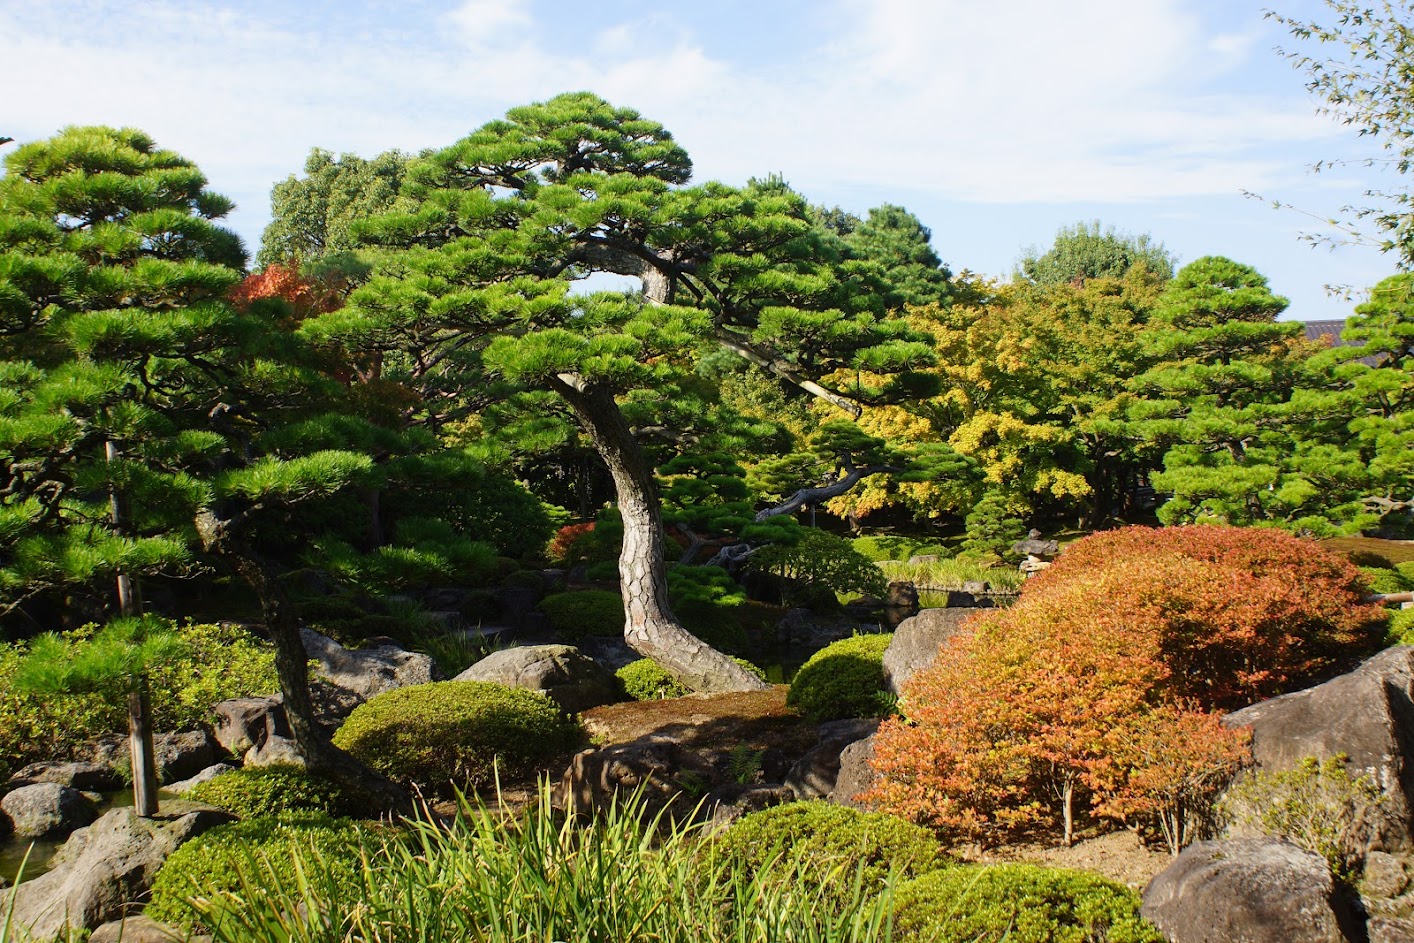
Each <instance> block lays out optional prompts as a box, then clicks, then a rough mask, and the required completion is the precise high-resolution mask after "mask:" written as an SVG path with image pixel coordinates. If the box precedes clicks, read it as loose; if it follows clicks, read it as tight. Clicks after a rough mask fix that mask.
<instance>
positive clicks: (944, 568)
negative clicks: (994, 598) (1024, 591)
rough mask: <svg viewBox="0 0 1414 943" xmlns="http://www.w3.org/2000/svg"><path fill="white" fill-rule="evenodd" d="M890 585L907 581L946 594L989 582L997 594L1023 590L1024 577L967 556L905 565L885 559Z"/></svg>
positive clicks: (1013, 570) (882, 568)
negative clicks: (965, 584)
mask: <svg viewBox="0 0 1414 943" xmlns="http://www.w3.org/2000/svg"><path fill="white" fill-rule="evenodd" d="M878 566H879V569H881V570H883V571H884V577H885V578H886V579H888V580H889V581H890V582H893V581H895V580H906V581H908V582H910V583H912V584H913V585H915V586H917V587H918V588H919V590H925V589H926V590H930V591H932V592H937V593H941V592H946V591H947V590H960V589H962V586H963V584H964V583H973V582H986V583H989V584H991V587H992V589H993V590H994V591H996V592H1003V593H1013V592H1017V591H1019V590H1020V589H1021V583H1022V574H1021V571H1020V570H1017V569H1016V568H1015V567H1002V566H985V565H983V564H981V563H978V562H977V561H975V560H969V559H967V558H965V557H948V558H942V559H938V560H922V561H920V562H918V563H906V562H900V561H898V560H885V561H883V562H881V563H879V564H878Z"/></svg>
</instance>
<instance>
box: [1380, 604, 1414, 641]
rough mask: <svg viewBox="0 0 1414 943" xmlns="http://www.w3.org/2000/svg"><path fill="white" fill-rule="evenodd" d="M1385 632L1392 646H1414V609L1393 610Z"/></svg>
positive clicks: (1386, 638)
mask: <svg viewBox="0 0 1414 943" xmlns="http://www.w3.org/2000/svg"><path fill="white" fill-rule="evenodd" d="M1385 632H1386V634H1385V640H1386V641H1387V642H1388V643H1389V644H1391V645H1414V609H1394V610H1391V611H1390V614H1389V623H1388V627H1387V629H1386V630H1385Z"/></svg>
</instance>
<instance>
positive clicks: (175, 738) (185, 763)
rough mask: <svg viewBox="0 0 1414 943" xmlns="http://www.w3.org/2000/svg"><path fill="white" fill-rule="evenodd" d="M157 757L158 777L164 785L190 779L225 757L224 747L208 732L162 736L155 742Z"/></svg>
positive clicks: (191, 731) (162, 734)
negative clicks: (222, 748)
mask: <svg viewBox="0 0 1414 943" xmlns="http://www.w3.org/2000/svg"><path fill="white" fill-rule="evenodd" d="M153 747H154V749H155V751H156V755H157V775H158V776H159V777H160V778H161V780H162V782H164V783H173V782H180V781H181V780H183V779H190V778H191V777H193V776H195V775H196V774H197V773H199V772H201V771H202V770H204V769H206V768H207V767H208V766H211V765H212V764H213V763H215V762H216V761H217V760H218V759H220V758H221V756H222V755H223V753H222V750H221V745H220V744H219V743H217V742H216V738H215V737H213V736H212V735H211V731H209V730H183V731H181V732H179V733H159V734H158V735H157V736H156V737H154V738H153Z"/></svg>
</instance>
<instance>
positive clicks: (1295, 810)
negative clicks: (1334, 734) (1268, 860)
mask: <svg viewBox="0 0 1414 943" xmlns="http://www.w3.org/2000/svg"><path fill="white" fill-rule="evenodd" d="M1348 759H1349V758H1348V757H1346V756H1345V755H1344V754H1341V755H1338V756H1334V757H1331V758H1330V759H1328V760H1326V761H1325V762H1324V763H1322V762H1321V761H1320V760H1318V759H1316V757H1314V756H1309V757H1306V758H1305V759H1304V760H1302V761H1301V762H1300V763H1299V764H1298V765H1297V766H1296V767H1295V768H1293V769H1289V770H1283V771H1278V772H1267V771H1264V770H1252V771H1250V772H1248V773H1247V775H1245V776H1243V777H1242V778H1241V779H1239V780H1238V781H1237V782H1236V783H1234V784H1233V786H1232V788H1231V789H1229V790H1228V791H1227V792H1226V793H1225V794H1224V795H1223V797H1222V802H1221V805H1220V811H1221V815H1222V817H1223V819H1224V821H1225V823H1226V824H1227V826H1228V829H1229V830H1230V831H1231V832H1233V833H1235V834H1239V835H1244V834H1245V835H1253V834H1255V835H1265V836H1269V837H1271V838H1276V839H1280V840H1282V841H1287V842H1290V843H1291V844H1293V845H1296V846H1297V847H1298V848H1304V849H1306V850H1307V851H1310V852H1313V853H1315V854H1318V855H1320V856H1321V857H1322V858H1325V859H1326V861H1327V862H1328V863H1329V864H1330V867H1331V871H1332V872H1333V873H1334V874H1336V875H1337V876H1338V877H1341V878H1343V879H1350V878H1353V876H1354V875H1355V874H1356V873H1357V872H1358V871H1359V869H1360V867H1361V865H1362V863H1363V860H1364V852H1365V849H1366V848H1368V847H1369V845H1370V840H1371V838H1372V835H1371V829H1372V828H1373V827H1374V825H1375V820H1376V819H1377V818H1378V811H1379V807H1380V806H1381V805H1382V804H1383V803H1384V802H1385V797H1384V793H1383V792H1382V791H1381V790H1380V787H1379V786H1378V785H1377V784H1376V783H1375V782H1374V781H1373V780H1372V778H1371V777H1370V776H1368V775H1364V776H1351V775H1350V771H1349V769H1347V767H1346V764H1347V762H1348Z"/></svg>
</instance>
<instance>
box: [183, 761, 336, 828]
mask: <svg viewBox="0 0 1414 943" xmlns="http://www.w3.org/2000/svg"><path fill="white" fill-rule="evenodd" d="M184 798H187V799H191V800H192V801H194V802H204V803H206V804H207V805H214V806H215V807H216V808H218V809H225V810H226V811H227V812H229V813H231V814H232V815H235V816H238V817H239V818H242V819H253V818H257V817H259V816H269V815H282V814H285V813H290V812H322V813H324V814H326V815H335V816H339V815H354V814H357V813H358V812H359V811H362V810H360V809H358V808H357V806H358V803H357V802H355V801H354V800H353V798H352V797H350V796H348V795H346V794H345V793H344V790H343V789H342V788H340V786H339V785H338V783H336V782H334V781H333V780H331V779H327V778H325V777H323V776H320V775H318V774H315V773H311V772H309V770H307V769H305V768H303V767H301V766H294V765H288V764H280V765H275V766H251V767H246V768H244V769H237V770H232V771H231V772H229V773H222V774H221V775H220V776H217V777H215V778H213V779H210V780H207V781H206V782H204V783H199V784H197V785H196V786H193V787H192V788H191V789H190V790H188V791H187V794H186V796H185V797H184Z"/></svg>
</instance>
